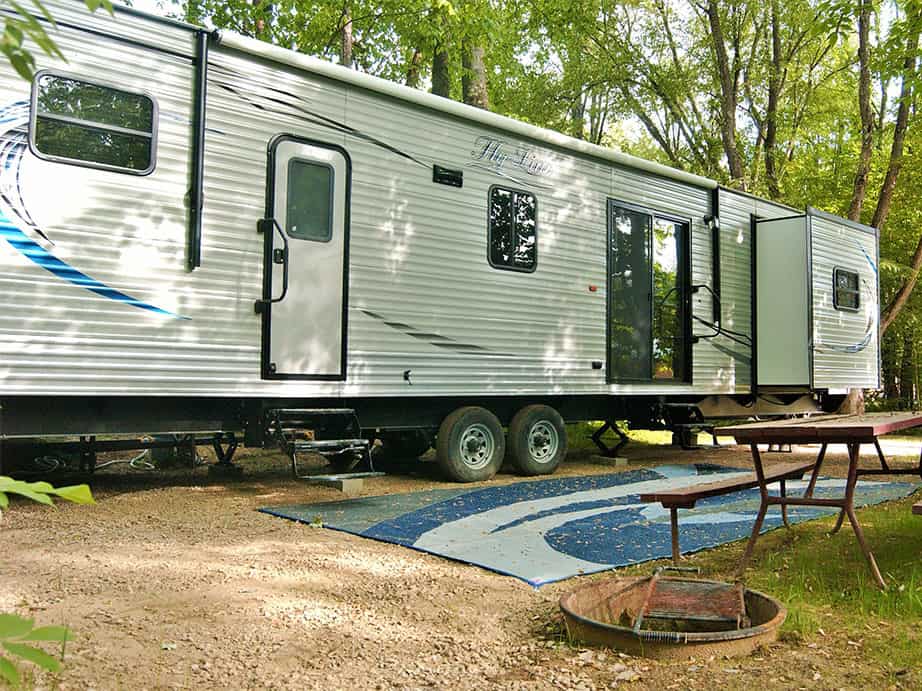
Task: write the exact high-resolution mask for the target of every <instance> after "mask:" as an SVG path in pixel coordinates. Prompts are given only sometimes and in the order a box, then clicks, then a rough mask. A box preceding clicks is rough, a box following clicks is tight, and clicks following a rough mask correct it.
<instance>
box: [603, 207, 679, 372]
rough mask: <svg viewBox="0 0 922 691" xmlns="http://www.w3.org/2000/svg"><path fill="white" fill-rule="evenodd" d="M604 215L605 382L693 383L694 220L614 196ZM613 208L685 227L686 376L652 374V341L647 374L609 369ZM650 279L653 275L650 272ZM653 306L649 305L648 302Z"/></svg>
mask: <svg viewBox="0 0 922 691" xmlns="http://www.w3.org/2000/svg"><path fill="white" fill-rule="evenodd" d="M605 208H606V219H605V225H606V228H607V231H606V238H607V240H606V247H605V266H606V269H605V273H606V277H605V294H606V298H605V299H606V305H605V313H606V314H605V348H606V353H605V381H606V383H607V384H614V385H630V384H637V385H642V384H651V385H656V386H668V387H681V386H692V385H693V384H694V371H693V369H692V365H693V362H694V343H693V340H694V324H693V321H694V296H693V294H692V290H691V286H692V235H693V234H694V231H695V229H694V223H693V218H692V217H690V216H681V215H679V214H675V213H670V212H668V211H658V210H657V209H656V208H654V207H652V206H646V205H643V204H636V203H633V202H626V201H622V200H620V199H618V198H616V197H607V201H606V206H605ZM612 209H624V210H626V211H633V212H635V213H641V214H646V215H648V216H649V217H650V221H651V223H652V222H653V221H655V220H656V219H662V220H664V221H669V222H671V223H678V224H681V225H683V226H684V227H685V232H684V241H685V256H684V257H682V259H683V262H682V268H683V270H684V274H685V276H684V278H685V280H684V281H683V282H684V285H683V288H684V290H685V301H684V305H683V309H684V311H685V323H684V324H683V325H682V337H683V340H684V341H685V344H684V351H685V352H684V353H683V366H684V367H685V376H684V377H683V378H682V379H657V378H656V377H654V376H653V372H652V361H653V355H652V344H651V355H650V361H651V372H650V376H649V377H646V378H644V377H625V376H619V375H617V374H615V373H614V372H612V370H611V359H610V358H609V355H610V353H609V352H608V351H609V349H610V348H611V324H610V315H609V314H608V310H609V307H608V299H609V298H608V296H609V295H610V294H611V269H610V265H609V261H610V260H611V232H612V227H611V211H612ZM650 242H651V243H652V229H651V240H650ZM651 256H652V247H651ZM651 274H652V272H651ZM650 280H651V282H652V280H653V279H652V275H651V279H650ZM651 307H652V305H651Z"/></svg>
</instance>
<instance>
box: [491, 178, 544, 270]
mask: <svg viewBox="0 0 922 691" xmlns="http://www.w3.org/2000/svg"><path fill="white" fill-rule="evenodd" d="M488 227H489V232H488V238H487V243H488V245H489V247H488V252H489V254H488V257H489V260H490V266H492V267H494V268H496V269H509V270H511V271H526V272H531V271H534V270H535V267H536V266H537V265H538V202H537V200H536V199H535V195H533V194H529V193H528V192H519V191H517V190H509V189H505V188H502V187H491V188H490V205H489V226H488Z"/></svg>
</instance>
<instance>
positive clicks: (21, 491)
mask: <svg viewBox="0 0 922 691" xmlns="http://www.w3.org/2000/svg"><path fill="white" fill-rule="evenodd" d="M10 60H11V61H12V62H13V67H16V56H13V57H12V58H10ZM24 69H25V70H26V74H29V75H31V74H32V68H31V67H30V66H29V65H28V64H27V65H24ZM16 71H17V72H19V74H23V73H22V72H21V71H20V69H19V68H18V67H16ZM29 78H30V79H31V77H29ZM7 492H12V493H13V494H18V495H20V496H23V497H26V498H27V499H31V500H32V501H37V502H38V503H39V504H47V505H48V506H51V505H52V504H53V503H54V502H52V501H51V497H49V496H48V495H47V494H40V493H38V492H33V491H32V490H30V489H27V488H25V487H14V488H12V489H8V490H7Z"/></svg>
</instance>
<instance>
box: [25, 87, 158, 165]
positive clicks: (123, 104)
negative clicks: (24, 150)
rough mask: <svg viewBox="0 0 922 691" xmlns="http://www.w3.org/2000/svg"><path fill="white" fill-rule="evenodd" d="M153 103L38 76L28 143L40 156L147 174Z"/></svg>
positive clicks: (152, 137) (152, 153)
mask: <svg viewBox="0 0 922 691" xmlns="http://www.w3.org/2000/svg"><path fill="white" fill-rule="evenodd" d="M156 123H157V104H156V103H155V102H154V100H153V99H152V98H151V97H149V96H146V95H144V94H139V93H133V92H130V91H122V90H121V89H116V88H113V87H110V86H105V85H102V84H97V83H93V82H88V81H84V80H81V79H76V78H73V77H67V76H62V75H56V74H50V73H48V72H39V73H38V74H37V75H36V77H35V81H34V82H33V85H32V122H31V127H30V133H29V134H30V144H31V147H32V150H33V152H34V153H35V154H36V155H37V156H39V157H40V158H46V159H50V160H54V161H59V162H62V163H74V164H78V165H86V166H91V167H96V168H105V169H107V170H114V171H118V172H122V173H132V174H135V175H146V174H148V173H150V172H151V171H152V170H153V169H154V162H155V161H154V159H155V147H156Z"/></svg>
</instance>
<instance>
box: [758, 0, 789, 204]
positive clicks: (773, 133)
mask: <svg viewBox="0 0 922 691" xmlns="http://www.w3.org/2000/svg"><path fill="white" fill-rule="evenodd" d="M780 23H781V22H780V20H779V18H778V0H772V5H771V32H772V64H771V67H770V70H771V71H770V73H769V78H768V108H767V110H766V113H765V141H764V142H763V145H764V146H765V182H766V184H767V186H768V195H769V196H770V197H771V198H772V199H779V198H780V197H781V186H780V185H779V183H778V169H777V166H776V163H775V149H776V145H777V143H778V98H779V96H780V95H781V70H782V69H783V65H782V56H781V26H780ZM757 160H758V159H757Z"/></svg>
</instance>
